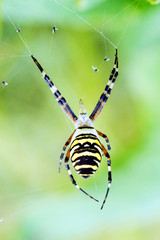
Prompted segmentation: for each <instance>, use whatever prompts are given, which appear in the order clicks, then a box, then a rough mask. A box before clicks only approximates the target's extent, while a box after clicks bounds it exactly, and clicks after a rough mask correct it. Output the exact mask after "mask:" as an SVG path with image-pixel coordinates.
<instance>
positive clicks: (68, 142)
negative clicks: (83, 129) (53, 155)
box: [58, 131, 75, 173]
mask: <svg viewBox="0 0 160 240" xmlns="http://www.w3.org/2000/svg"><path fill="white" fill-rule="evenodd" d="M74 132H75V131H74ZM74 132H73V133H72V135H71V136H70V137H69V138H68V140H67V142H66V143H65V145H64V146H63V149H62V153H61V156H60V160H59V170H58V172H59V173H60V171H61V165H62V160H63V157H64V153H65V151H66V148H67V146H68V145H69V144H70V142H71V140H72V136H73V134H74Z"/></svg>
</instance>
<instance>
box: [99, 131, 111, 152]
mask: <svg viewBox="0 0 160 240" xmlns="http://www.w3.org/2000/svg"><path fill="white" fill-rule="evenodd" d="M96 131H97V133H98V135H99V136H101V137H103V138H104V139H105V140H106V143H107V148H108V151H110V150H111V146H110V144H109V139H108V137H107V136H106V135H105V134H104V133H101V132H100V131H98V130H96Z"/></svg>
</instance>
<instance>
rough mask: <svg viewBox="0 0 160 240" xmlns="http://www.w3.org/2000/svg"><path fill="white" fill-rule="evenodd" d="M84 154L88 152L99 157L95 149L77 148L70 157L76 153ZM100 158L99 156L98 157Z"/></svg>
mask: <svg viewBox="0 0 160 240" xmlns="http://www.w3.org/2000/svg"><path fill="white" fill-rule="evenodd" d="M85 152H90V153H98V154H99V155H100V152H99V151H98V149H97V148H79V149H75V151H74V152H73V154H72V157H73V156H74V154H76V153H77V154H78V153H85ZM100 156H101V155H100Z"/></svg>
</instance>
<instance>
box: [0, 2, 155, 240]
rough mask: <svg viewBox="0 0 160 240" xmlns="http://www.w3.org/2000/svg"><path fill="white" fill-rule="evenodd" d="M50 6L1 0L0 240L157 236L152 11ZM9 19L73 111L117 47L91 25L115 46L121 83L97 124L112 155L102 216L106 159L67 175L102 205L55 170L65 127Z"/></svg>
mask: <svg viewBox="0 0 160 240" xmlns="http://www.w3.org/2000/svg"><path fill="white" fill-rule="evenodd" d="M58 2H59V3H60V4H58V3H56V2H55V1H54V0H53V1H51V0H39V1H36V0H32V1H31V0H30V1H25V2H24V1H19V0H4V1H2V2H1V8H0V11H1V14H0V77H1V80H0V82H2V81H5V82H7V83H8V86H4V85H3V84H1V85H0V239H3V240H32V239H34V240H37V239H38V240H44V239H47V240H54V239H56V240H57V239H58V240H63V239H66V240H67V239H70V240H71V239H77V240H80V239H86V240H96V239H99V240H101V239H102V240H103V239H110V240H112V239H113V240H114V239H119V240H121V239H123V240H125V239H126V240H128V239H129V240H130V239H131V240H132V239H137V240H143V239H145V240H150V239H152V240H158V239H160V126H159V122H160V111H159V109H160V106H159V101H160V97H159V91H160V74H159V67H160V24H159V23H160V5H159V4H158V1H156V3H157V4H152V3H153V2H155V1H151V2H152V3H151V2H149V1H145V0H141V1H131V0H130V1H129V0H128V1H126V0H122V1H119V0H113V1H111V0H108V1H104V0H92V1H89V0H79V1H78V0H77V1H69V0H68V1H62V0H61V1H58ZM2 6H3V7H2ZM64 6H65V7H67V8H68V9H70V10H71V11H70V10H67V9H66V8H64ZM7 15H8V16H9V17H10V18H11V19H12V21H13V22H14V24H15V26H16V27H17V28H18V27H19V28H20V29H21V34H22V36H23V39H24V41H25V42H26V44H27V45H28V47H29V49H30V50H31V52H32V53H33V55H34V56H35V57H36V58H37V59H38V60H39V61H40V63H41V64H42V66H43V67H44V69H45V71H46V72H47V73H48V75H49V76H50V77H51V78H52V79H53V80H54V83H55V85H56V86H57V87H58V88H59V89H60V91H61V92H62V94H63V95H64V96H65V98H66V99H67V101H68V103H69V104H70V106H71V108H72V109H73V110H74V112H75V113H76V114H78V111H79V99H80V98H82V99H83V102H84V104H85V107H86V109H87V111H88V113H90V112H91V111H92V110H93V108H94V106H95V104H96V103H97V101H98V98H99V96H100V94H101V93H102V91H103V89H104V87H105V84H106V82H107V79H108V77H109V75H110V71H111V69H112V67H113V61H114V55H115V49H114V47H113V46H112V45H111V44H110V43H109V42H108V41H105V40H104V39H103V37H102V35H101V34H99V33H98V32H97V31H96V30H93V27H94V28H97V29H99V30H100V31H101V30H102V31H103V33H104V35H105V36H106V37H107V38H108V39H109V40H110V41H112V42H113V43H114V44H115V45H118V51H119V76H118V79H117V82H116V84H115V86H114V88H113V92H112V94H111V97H110V99H109V100H108V102H107V104H106V106H105V108H104V109H103V111H102V112H101V115H100V116H99V118H98V119H97V121H96V122H95V128H96V129H98V130H99V131H101V132H103V133H106V134H107V135H108V137H109V139H110V143H111V147H112V150H111V152H110V155H111V159H112V174H113V183H112V186H111V190H110V193H109V197H108V200H107V202H106V205H105V206H104V209H103V210H102V211H100V206H101V203H102V201H103V199H104V195H105V193H106V188H107V164H106V159H105V158H103V161H102V163H101V165H100V168H99V169H98V170H97V172H96V174H95V176H93V177H92V178H90V179H87V180H85V179H82V178H80V177H79V176H78V175H77V174H76V173H75V171H74V169H73V168H72V171H73V175H74V176H75V179H76V180H77V183H78V184H79V185H80V186H81V187H82V188H84V189H85V190H86V191H87V192H88V193H90V194H91V195H93V196H94V197H96V198H98V199H99V200H100V203H96V202H94V201H93V200H91V199H89V198H87V197H86V196H85V195H83V194H82V193H81V192H80V191H78V190H77V189H76V188H75V187H74V186H73V185H72V184H71V182H70V179H69V176H68V175H67V172H66V169H65V167H64V165H63V166H62V170H61V174H58V164H59V156H60V153H61V149H62V147H63V145H64V143H65V141H66V140H67V139H68V137H69V136H70V134H71V133H72V131H73V130H74V127H73V126H72V123H71V122H70V121H69V120H68V119H67V117H66V116H65V114H64V113H63V111H62V110H61V109H60V107H59V105H58V104H57V103H56V101H55V100H54V97H53V95H52V93H51V92H50V90H49V88H48V86H47V85H46V83H45V82H44V81H43V80H42V78H41V74H40V72H39V71H38V69H37V68H36V66H35V65H34V64H33V62H32V60H31V58H30V56H29V53H28V51H27V49H26V47H25V46H24V44H23V42H22V41H21V39H20V38H19V36H18V33H17V32H16V31H15V29H14V27H13V25H12V24H11V22H10V20H9V18H8V16H7ZM78 16H80V17H83V18H84V19H86V20H87V21H88V22H89V23H90V24H91V25H92V27H90V26H89V25H87V24H86V23H85V22H84V21H82V19H80V17H78ZM54 25H56V26H57V27H58V31H57V32H56V33H55V34H53V33H52V28H53V26H54ZM105 56H106V57H108V58H110V61H108V62H104V60H103V59H104V57H105ZM92 66H97V67H98V68H99V72H97V73H96V74H95V73H94V71H93V69H92ZM102 142H103V140H102ZM104 144H105V143H104Z"/></svg>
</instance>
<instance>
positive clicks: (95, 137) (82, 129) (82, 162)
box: [31, 49, 118, 209]
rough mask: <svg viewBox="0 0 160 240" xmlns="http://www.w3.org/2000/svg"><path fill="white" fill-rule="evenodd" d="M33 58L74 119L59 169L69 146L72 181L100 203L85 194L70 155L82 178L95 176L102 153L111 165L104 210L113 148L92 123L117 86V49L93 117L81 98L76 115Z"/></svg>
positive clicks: (109, 177) (109, 170) (66, 163)
mask: <svg viewBox="0 0 160 240" xmlns="http://www.w3.org/2000/svg"><path fill="white" fill-rule="evenodd" d="M31 57H32V59H33V61H34V62H35V64H36V65H37V67H38V68H39V70H40V71H41V73H42V76H43V78H44V79H45V81H46V82H47V84H48V86H49V87H50V90H51V91H52V93H53V95H54V97H55V99H56V101H57V102H58V103H59V105H60V106H61V108H62V109H63V110H64V112H65V113H66V115H67V116H68V118H69V119H70V120H71V121H72V122H73V124H74V126H75V131H74V132H73V133H72V135H71V136H70V138H69V139H68V140H67V142H66V143H65V145H64V147H63V150H62V153H61V156H60V162H59V172H60V169H61V164H62V160H63V157H64V153H65V151H66V148H67V147H68V146H69V147H68V151H67V154H66V155H65V160H64V162H65V166H66V168H67V171H68V174H69V176H70V179H71V181H72V183H73V184H74V185H75V187H76V188H78V189H79V190H80V191H82V192H83V193H85V194H86V195H87V196H89V197H90V198H92V199H94V200H95V201H97V202H98V200H96V199H95V198H93V197H92V196H91V195H89V194H88V193H86V192H85V191H84V190H83V189H82V188H80V187H79V186H78V185H77V183H76V181H75V179H74V177H73V175H72V173H71V170H70V167H69V163H68V162H69V158H70V159H71V161H72V164H73V166H74V168H75V170H76V171H77V173H79V174H80V176H82V177H83V178H88V177H90V176H91V175H93V174H94V173H95V172H96V170H97V169H98V167H99V164H100V162H101V159H102V154H104V155H105V156H106V158H107V164H108V187H107V192H106V195H105V198H104V201H103V203H102V206H101V209H102V208H103V206H104V204H105V201H106V199H107V196H108V192H109V189H110V186H111V181H112V177H111V159H110V155H109V153H108V151H109V150H110V144H109V140H108V137H107V136H106V135H105V134H103V133H101V132H99V131H98V130H95V129H94V127H93V122H94V121H95V120H96V118H97V117H98V115H99V114H100V112H101V110H102V109H103V107H104V105H105V103H106V101H107V100H108V98H109V96H110V94H111V90H112V88H113V86H114V83H115V81H116V78H117V76H118V56H117V49H116V54H115V61H114V67H113V69H112V72H111V75H110V77H109V80H108V83H107V85H106V87H105V89H104V92H103V93H102V95H101V96H100V99H99V101H98V103H97V105H96V107H95V108H94V110H93V112H92V113H91V115H90V116H88V115H87V112H86V110H85V108H84V106H83V103H82V101H81V100H80V111H79V116H78V117H77V116H76V115H75V114H74V112H73V111H72V110H71V108H70V107H69V105H68V103H67V102H66V100H65V98H64V97H63V96H62V95H61V93H60V92H59V90H58V89H57V88H56V86H55V85H54V83H53V82H52V81H51V80H50V78H49V76H48V75H47V74H46V73H45V72H44V70H43V68H42V66H41V65H40V64H39V62H38V61H37V60H36V59H35V58H34V57H33V55H31ZM99 136H100V137H102V138H104V139H105V140H106V143H107V150H108V151H107V150H106V148H105V147H104V146H103V144H102V143H101V141H100V137H99Z"/></svg>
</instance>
